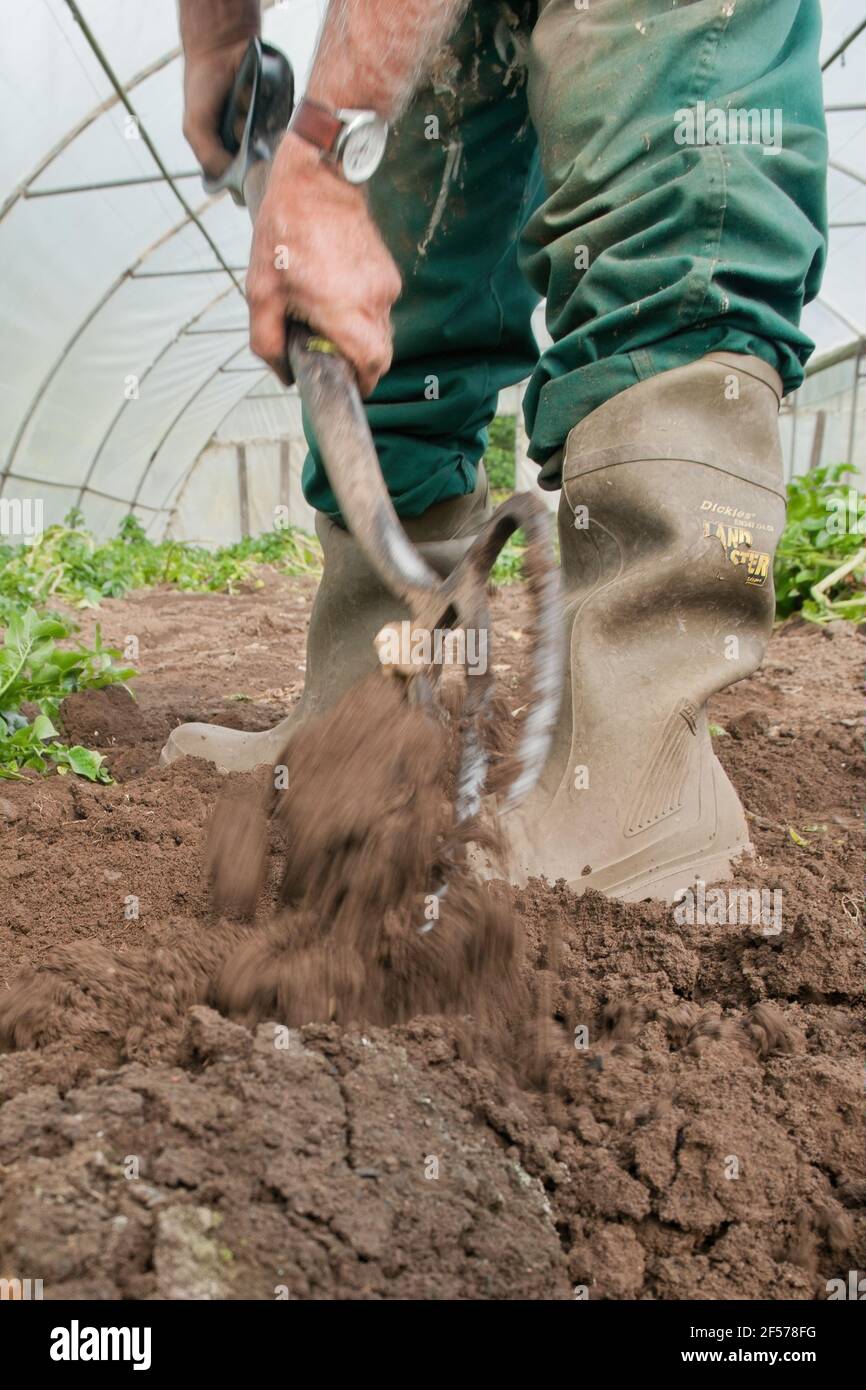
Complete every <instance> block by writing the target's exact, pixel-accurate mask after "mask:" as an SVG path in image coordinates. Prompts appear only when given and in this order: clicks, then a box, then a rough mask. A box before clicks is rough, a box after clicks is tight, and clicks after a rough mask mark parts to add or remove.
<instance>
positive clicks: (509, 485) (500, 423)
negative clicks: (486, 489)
mask: <svg viewBox="0 0 866 1390" xmlns="http://www.w3.org/2000/svg"><path fill="white" fill-rule="evenodd" d="M515 429H516V421H515V418H514V416H513V415H497V416H496V417H495V419H493V420H491V422H490V429H489V436H490V439H489V443H488V445H487V449H486V451H485V454H484V467H485V468H486V470H487V478H488V481H489V483H490V487H491V489H492V490H493V492H494V493H499V492H501V493H509V492H513V491H514V487H515V452H514V450H515V444H514V440H515Z"/></svg>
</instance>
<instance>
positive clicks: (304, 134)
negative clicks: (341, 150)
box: [289, 97, 343, 154]
mask: <svg viewBox="0 0 866 1390" xmlns="http://www.w3.org/2000/svg"><path fill="white" fill-rule="evenodd" d="M342 129H343V122H342V121H341V120H340V117H339V116H335V115H334V113H333V111H329V110H328V108H327V106H320V105H319V103H318V102H317V101H309V100H308V99H307V97H302V98H301V100H300V101H299V102H298V104H297V106H296V107H295V110H294V113H293V115H292V119H291V120H290V121H289V130H291V131H294V133H295V135H300V137H301V139H302V140H306V141H308V143H309V144H311V145H315V146H316V148H317V149H319V150H321V151H322V152H323V153H324V154H331V153H332V151H333V149H334V146H335V145H336V143H337V136H338V135H339V134H340V131H341V130H342Z"/></svg>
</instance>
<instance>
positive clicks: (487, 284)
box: [304, 0, 827, 517]
mask: <svg viewBox="0 0 866 1390" xmlns="http://www.w3.org/2000/svg"><path fill="white" fill-rule="evenodd" d="M820 27H821V21H820V9H819V0H679V3H677V0H547V2H546V3H545V0H540V3H537V4H536V3H535V0H513V3H511V4H507V3H503V0H473V3H471V5H470V8H469V10H468V12H467V14H466V17H465V19H464V21H463V23H462V24H461V26H460V28H459V30H458V32H457V33H456V34H455V36H454V38H453V39H452V41H451V42H450V44H448V45H447V46H446V47H445V49H444V50H443V51H442V53H441V54H440V55H439V57H438V60H437V62H436V64H435V68H434V70H433V73H432V79H431V81H430V83H429V85H428V86H426V87H425V88H424V89H423V90H422V91H420V92H418V94H417V95H416V97H415V99H414V100H413V103H412V105H411V107H410V109H409V110H408V111H407V113H406V114H405V115H404V116H403V118H402V119H401V120H400V122H399V124H398V126H397V127H396V128H395V130H394V131H393V132H392V135H391V139H390V142H389V147H388V151H387V155H386V158H385V161H384V162H383V164H382V166H381V168H380V169H379V171H378V172H377V174H376V176H375V177H374V179H373V180H372V182H371V185H370V203H371V207H372V211H373V215H374V217H375V218H376V221H377V223H378V225H379V227H380V228H381V231H382V234H383V236H384V238H385V241H386V242H387V244H388V246H389V248H390V250H391V253H392V255H393V256H394V258H395V260H396V262H397V265H398V266H399V268H400V271H401V273H402V276H403V292H402V295H401V297H400V300H399V302H398V303H397V305H396V307H395V310H394V316H393V320H394V361H393V365H392V367H391V370H390V371H389V372H388V374H387V376H386V377H385V378H384V379H383V380H382V381H381V382H380V383H379V385H378V387H377V388H376V391H375V392H374V394H373V396H372V397H371V398H370V400H369V401H368V403H367V411H368V418H369V421H370V425H371V428H372V431H373V435H374V438H375V441H376V445H377V448H378V451H379V458H380V461H381V464H382V470H383V473H384V476H385V480H386V483H387V485H388V489H389V491H390V493H391V496H392V498H393V500H394V504H395V506H396V509H397V512H398V513H399V514H400V515H401V516H406V517H409V516H417V515H420V513H422V512H424V511H426V509H427V508H428V507H429V506H431V505H432V504H433V503H434V502H439V501H442V500H444V499H445V498H448V497H455V496H460V495H462V494H464V493H467V492H470V491H471V490H472V488H473V486H474V483H475V474H476V468H477V465H478V461H479V459H480V458H481V456H482V454H483V452H484V449H485V446H486V443H487V426H488V425H489V422H490V420H491V419H492V417H493V415H494V413H495V410H496V401H497V395H498V392H499V391H500V389H501V388H502V387H505V386H508V385H511V384H513V383H515V382H518V381H522V380H524V379H525V378H527V377H528V378H529V385H528V388H527V391H526V396H525V402H524V410H525V419H526V428H527V432H528V434H529V437H530V447H529V453H530V457H531V458H533V459H534V460H536V461H537V462H538V463H539V464H541V465H542V474H541V482H542V485H543V486H546V487H551V488H553V487H558V486H559V484H560V474H559V460H560V454H561V449H562V446H563V444H564V441H565V439H566V436H567V435H568V432H569V430H570V429H571V428H572V426H574V425H575V424H577V422H578V421H579V420H581V419H582V418H583V417H584V416H585V415H587V414H588V413H589V412H590V411H592V410H594V409H595V408H596V407H597V406H599V405H601V404H603V402H604V401H606V400H608V399H609V398H610V397H611V396H614V395H616V394H617V393H618V392H619V391H623V390H625V389H626V388H627V387H629V386H632V385H634V384H635V383H636V382H637V381H640V380H642V379H643V378H645V377H648V376H652V375H653V374H654V373H656V372H663V371H667V370H668V369H669V368H673V367H679V366H682V365H684V364H686V363H688V362H691V361H694V360H695V359H697V358H698V357H701V356H702V355H703V354H705V353H707V352H711V351H718V350H720V349H722V350H725V351H728V352H741V353H752V354H754V355H755V356H757V357H761V358H763V359H764V360H765V361H767V362H769V363H770V364H771V366H773V367H775V368H776V370H777V371H778V372H779V374H780V376H781V377H782V380H783V382H784V386H785V390H786V391H791V390H793V389H794V388H795V387H796V386H797V385H799V383H800V381H801V380H802V376H803V366H804V364H805V362H806V361H807V359H808V357H809V354H810V352H811V351H812V347H813V344H812V343H811V341H810V340H809V338H808V337H807V336H806V335H805V334H804V333H803V332H802V331H801V329H800V327H799V320H800V314H801V310H802V307H803V304H804V303H806V302H808V300H809V299H811V298H812V297H813V296H814V295H815V294H816V292H817V290H818V288H819V285H820V279H821V272H822V268H823V263H824V256H825V245H826V207H825V181H826V160H827V145H826V132H825V126H824V114H823V102H822V91H821V74H820V71H819V64H818V43H819V38H820ZM347 254H348V255H351V247H347ZM540 297H544V298H545V299H546V314H547V327H548V330H549V332H550V335H551V337H552V339H553V343H552V345H551V346H549V347H547V348H546V349H545V350H544V351H543V352H542V353H541V354H540V355H539V351H538V348H537V346H536V341H535V336H534V334H533V331H532V328H531V325H530V315H531V314H532V311H533V309H534V307H535V305H536V304H537V303H538V301H539V298H540ZM307 437H308V441H309V444H310V454H309V456H308V458H307V461H306V464H305V467H304V492H305V495H306V497H307V500H308V501H309V502H310V503H311V504H312V505H313V506H314V507H316V508H317V509H318V510H320V511H323V512H325V513H327V514H329V515H331V516H337V515H338V512H337V505H336V501H335V499H334V496H333V493H332V492H331V489H330V486H329V484H328V480H327V477H326V475H325V472H324V469H323V467H322V463H321V458H320V456H319V454H318V451H317V449H316V445H315V440H314V439H313V438H311V436H310V434H309V432H308V436H307Z"/></svg>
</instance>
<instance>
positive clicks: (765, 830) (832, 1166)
mask: <svg viewBox="0 0 866 1390" xmlns="http://www.w3.org/2000/svg"><path fill="white" fill-rule="evenodd" d="M311 593H312V589H311V586H310V585H309V584H308V583H306V582H302V583H292V582H289V581H286V580H280V579H273V578H271V579H270V580H269V581H268V583H267V585H266V586H265V588H264V589H263V590H260V591H258V592H257V593H255V594H246V595H240V596H237V597H234V598H231V599H229V598H224V597H221V596H189V597H187V596H182V595H178V594H176V593H157V594H149V595H142V596H137V597H134V598H132V599H130V600H125V601H114V602H111V603H107V604H106V605H105V607H104V609H103V611H102V612H101V613H100V615H99V617H100V620H101V622H102V624H103V627H104V629H105V632H106V636H107V637H108V638H109V639H111V640H113V641H118V640H121V641H122V640H125V638H126V637H127V636H128V635H130V634H135V635H136V636H138V638H139V643H140V649H141V657H140V662H139V665H140V667H141V669H142V672H143V674H142V676H141V677H140V678H139V679H138V680H137V681H136V683H135V688H136V692H137V696H138V699H137V703H135V704H133V703H132V702H131V701H129V700H128V697H127V696H125V695H124V694H123V693H122V692H111V693H110V694H109V695H105V694H103V695H98V696H97V695H93V696H91V695H85V696H80V697H76V698H75V700H74V701H72V702H70V704H69V706H68V709H67V711H66V714H67V719H68V729H69V732H70V734H71V735H72V736H74V737H75V738H77V739H80V740H81V741H83V742H87V743H90V744H91V745H94V744H95V745H96V746H98V747H100V748H101V749H102V750H103V751H104V752H105V753H106V755H107V758H108V761H109V765H110V766H111V767H112V769H113V771H114V775H115V777H116V778H117V779H118V780H117V782H116V784H115V785H114V786H111V787H93V786H90V785H89V784H85V783H82V782H80V781H78V780H72V779H70V778H59V777H56V778H52V779H49V780H44V781H33V782H28V783H25V784H12V783H0V837H2V844H0V959H2V966H0V1036H2V1037H3V1039H4V1042H5V1047H6V1049H7V1050H6V1051H5V1052H4V1053H3V1054H2V1055H0V1277H7V1278H8V1277H13V1276H16V1275H17V1276H19V1277H22V1278H24V1277H32V1278H42V1279H43V1280H44V1286H45V1294H46V1297H73V1298H75V1297H80V1298H120V1297H145V1298H154V1297H155V1298H208V1297H217V1298H221V1297H233V1298H250V1297H253V1298H278V1297H292V1298H310V1297H314V1298H431V1299H435V1298H481V1299H489V1298H496V1299H498V1298H530V1299H546V1298H571V1297H574V1296H575V1289H577V1291H578V1296H580V1295H581V1293H582V1291H583V1290H585V1291H586V1292H587V1294H588V1296H589V1297H590V1298H629V1297H639V1298H649V1299H681V1298H719V1299H736V1298H744V1297H760V1298H770V1299H789V1298H801V1299H809V1298H820V1297H824V1296H826V1281H827V1280H828V1279H829V1278H834V1277H839V1276H842V1277H843V1278H844V1277H846V1276H847V1271H848V1270H849V1269H856V1268H858V1267H861V1268H862V1266H863V1265H864V1263H866V1259H864V1243H866V1217H864V1209H863V1201H864V1191H866V1183H864V1174H863V1128H862V1121H861V1079H860V1073H861V1060H862V983H863V972H862V925H861V907H860V897H859V894H860V884H861V874H862V835H861V831H860V825H859V817H860V804H861V799H862V780H863V770H864V768H863V757H862V752H861V749H860V730H859V722H860V712H861V700H860V695H859V692H858V677H859V670H860V663H861V660H862V643H861V639H860V637H859V636H858V635H857V634H856V633H855V632H854V631H852V630H851V629H848V628H839V629H833V630H828V631H823V632H822V631H819V630H817V629H815V628H813V627H810V626H807V625H805V624H802V623H792V624H789V625H788V626H787V627H786V628H783V629H782V630H781V631H780V632H779V633H778V634H777V636H776V637H775V638H774V641H773V643H772V645H771V649H770V653H769V655H768V659H767V662H766V663H765V665H764V667H763V669H762V671H761V672H760V673H759V674H758V675H757V676H755V677H753V678H752V679H751V680H749V681H744V682H742V683H740V684H739V685H738V686H736V687H735V688H733V689H732V690H730V691H728V692H726V693H725V694H724V695H723V696H721V697H719V699H718V700H717V701H716V702H715V706H714V709H713V714H712V717H713V719H714V720H715V721H716V722H717V723H718V724H719V725H720V726H722V727H723V728H724V729H725V730H726V731H727V733H726V734H725V735H720V736H719V737H718V739H717V746H718V749H719V753H720V756H721V757H722V759H723V761H724V763H725V765H726V767H727V768H728V771H729V772H730V773H731V776H732V777H733V779H734V781H735V783H736V785H737V786H738V788H739V790H740V792H741V794H742V796H743V798H744V801H745V804H746V806H747V808H748V811H749V813H750V816H751V818H752V827H753V834H754V841H755V846H756V849H757V852H758V859H757V861H756V863H755V864H754V865H752V866H750V867H749V868H748V870H747V872H746V873H745V876H744V877H743V878H742V879H741V880H739V882H741V884H742V885H743V886H747V887H749V888H760V887H762V886H765V887H767V888H768V889H770V890H777V889H778V890H780V891H781V892H782V894H783V904H784V906H783V922H784V926H783V930H782V931H781V932H780V933H779V934H778V935H777V936H771V937H767V936H764V935H762V934H761V933H760V931H756V930H754V929H750V928H749V927H744V926H710V925H706V926H681V925H678V924H677V922H676V921H675V919H674V917H673V915H672V913H671V912H670V911H669V910H668V909H666V908H664V907H662V906H659V905H648V904H641V905H632V906H625V905H622V904H617V903H613V902H610V901H608V900H606V899H603V898H601V897H599V896H597V895H594V894H590V895H587V896H586V897H584V898H582V899H578V898H574V897H573V896H572V895H571V894H569V893H568V892H567V891H566V890H565V889H564V888H562V887H561V886H560V887H555V886H554V887H551V886H548V885H543V884H541V883H534V884H532V885H530V886H529V887H528V888H527V889H525V890H521V891H517V890H513V891H512V892H511V894H510V896H511V899H512V902H513V905H514V907H515V908H516V910H517V913H518V920H519V921H520V922H521V923H522V926H523V932H524V935H525V956H526V962H525V968H524V983H525V986H526V988H527V989H528V990H529V991H530V992H531V993H532V996H533V999H534V1000H535V1005H536V1009H537V1011H538V1013H539V1014H540V1016H541V1019H542V1021H543V1022H544V1024H545V1027H544V1028H543V1029H542V1031H541V1035H539V1036H538V1037H537V1038H536V1039H535V1042H536V1043H537V1048H538V1066H537V1068H536V1071H535V1075H534V1077H533V1081H534V1084H533V1085H529V1084H527V1082H526V1078H525V1073H524V1072H520V1071H515V1070H514V1069H513V1068H512V1067H511V1065H510V1062H511V1059H510V1057H509V1056H506V1055H505V1052H503V1055H501V1056H497V1055H495V1053H491V1051H490V1049H489V1046H487V1047H485V1046H483V1045H482V1044H481V1043H480V1041H479V1038H478V1034H477V1030H476V1028H475V1027H474V1025H473V1024H472V1023H469V1022H467V1020H466V1019H465V1017H454V1018H445V1017H436V1016H431V1015H426V1016H421V1017H416V1018H414V1019H409V1020H408V1021H404V1022H402V1023H401V1024H399V1025H392V1026H391V1027H388V1028H384V1027H367V1026H364V1027H359V1026H353V1025H346V1026H340V1025H338V1024H336V1023H333V1022H331V1023H315V1024H308V1025H306V1026H303V1027H301V1028H299V1029H298V1028H289V1027H286V1026H284V1024H283V1022H282V1019H281V1018H279V1017H277V1019H276V1024H275V1023H273V1022H264V1023H260V1024H258V1026H257V1027H247V1026H244V1025H243V1024H242V1023H240V1022H238V1021H237V1020H236V1019H229V1018H227V1017H224V1016H223V1015H222V1014H221V1013H220V1012H218V1011H217V1009H216V1008H215V1007H214V1006H215V1005H217V1004H218V1003H219V1004H220V1005H221V1006H222V1008H223V1009H225V1008H226V1007H227V1005H226V1000H225V997H224V991H223V993H222V995H221V993H220V991H219V990H218V988H217V984H218V982H219V980H220V977H221V972H222V971H223V970H224V968H225V962H226V961H227V960H229V959H235V960H236V959H237V953H238V952H239V951H240V952H243V951H244V950H245V949H246V948H248V946H249V942H250V940H251V939H253V935H254V933H255V932H256V931H259V930H260V928H259V927H256V926H250V925H246V924H244V923H243V922H239V921H233V920H231V919H230V918H220V917H217V916H216V915H215V914H214V912H213V911H212V909H211V907H210V905H209V901H208V893H207V882H206V877H207V876H206V869H205V856H204V846H205V836H206V828H207V825H208V821H209V819H210V816H211V814H212V811H213V808H214V805H215V803H216V801H217V799H218V796H219V793H220V790H221V789H222V788H223V786H224V779H222V778H220V777H219V776H218V775H217V774H216V773H215V772H213V771H212V770H211V769H210V768H209V767H207V766H206V765H204V764H200V763H197V762H195V761H193V760H185V761H183V762H181V763H179V764H175V765H173V766H172V767H169V768H165V769H159V768H158V767H157V765H156V764H157V758H158V752H159V748H160V746H161V744H162V742H163V740H164V738H165V736H166V734H167V732H168V730H169V729H170V728H171V727H172V725H173V724H175V723H176V722H178V721H180V720H183V719H190V718H205V719H217V720H219V721H220V722H223V723H232V724H234V725H236V726H238V727H245V728H261V727H265V726H267V725H269V724H271V723H274V722H275V721H276V719H277V718H279V717H280V715H281V714H282V713H283V712H284V710H285V708H286V706H287V705H289V704H290V703H291V702H292V701H293V700H294V699H295V698H296V697H297V695H298V694H299V692H300V689H301V687H302V684H303V669H302V667H303V640H304V631H305V626H306V616H307V614H308V612H309V601H310V598H311ZM496 608H497V613H498V615H499V618H498V622H497V632H496V648H495V652H496V654H495V658H494V659H495V661H496V662H497V664H498V666H499V667H500V668H501V669H500V670H499V671H498V675H499V677H500V682H501V685H502V687H503V690H504V692H505V694H506V695H507V696H508V695H510V696H511V698H512V702H513V704H514V708H517V706H518V705H519V703H520V675H521V671H522V669H523V665H524V662H525V657H524V650H523V645H524V644H525V640H526V639H525V638H524V636H523V628H522V623H523V621H524V618H525V598H524V596H523V594H522V593H521V591H520V590H517V589H515V590H509V591H505V592H504V593H502V594H500V595H499V596H498V598H497V600H496ZM241 696H242V697H244V698H242V699H241V698H237V697H241ZM97 731H98V732H97ZM236 780H237V782H238V784H239V791H240V792H243V790H244V785H245V784H249V783H252V784H254V782H255V779H236ZM280 867H281V866H280V864H279V863H278V861H277V858H275V857H274V858H272V861H270V867H269V870H268V874H267V877H266V882H265V889H264V907H263V911H265V912H269V911H270V910H271V908H272V906H273V903H274V902H275V901H276V899H277V895H278V888H279V883H278V878H277V874H278V872H279V870H280ZM491 891H494V892H495V891H496V890H491ZM275 1013H277V1014H279V1008H276V1009H275ZM291 1021H292V1022H296V1021H297V1018H293V1019H292V1020H291ZM584 1028H585V1029H586V1030H587V1033H586V1046H575V1040H577V1041H578V1042H581V1041H583V1035H582V1034H581V1033H580V1031H576V1030H580V1029H584ZM519 1078H522V1079H519Z"/></svg>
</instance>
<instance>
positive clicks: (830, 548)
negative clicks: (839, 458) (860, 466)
mask: <svg viewBox="0 0 866 1390" xmlns="http://www.w3.org/2000/svg"><path fill="white" fill-rule="evenodd" d="M851 472H852V470H851V469H850V468H849V466H848V465H847V464H844V463H840V464H836V465H834V466H832V467H826V468H813V469H811V470H810V471H809V472H808V473H804V474H802V475H801V476H800V477H797V478H793V479H792V480H791V482H790V483H789V484H788V520H787V525H786V527H785V530H784V532H783V534H782V537H781V540H780V542H779V547H778V550H777V552H776V561H775V582H776V616H777V617H779V618H786V617H788V616H789V615H790V614H791V613H795V612H800V613H802V615H803V617H804V618H808V619H809V620H810V621H812V622H817V623H826V622H830V621H832V620H833V619H834V618H847V619H850V620H852V621H860V620H861V619H863V618H864V617H866V590H864V579H866V516H864V510H866V503H864V499H863V497H861V496H860V495H859V493H858V492H857V491H856V490H855V489H854V487H853V486H852V485H851V484H850V482H849V481H848V480H847V475H849V474H850V473H851Z"/></svg>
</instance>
